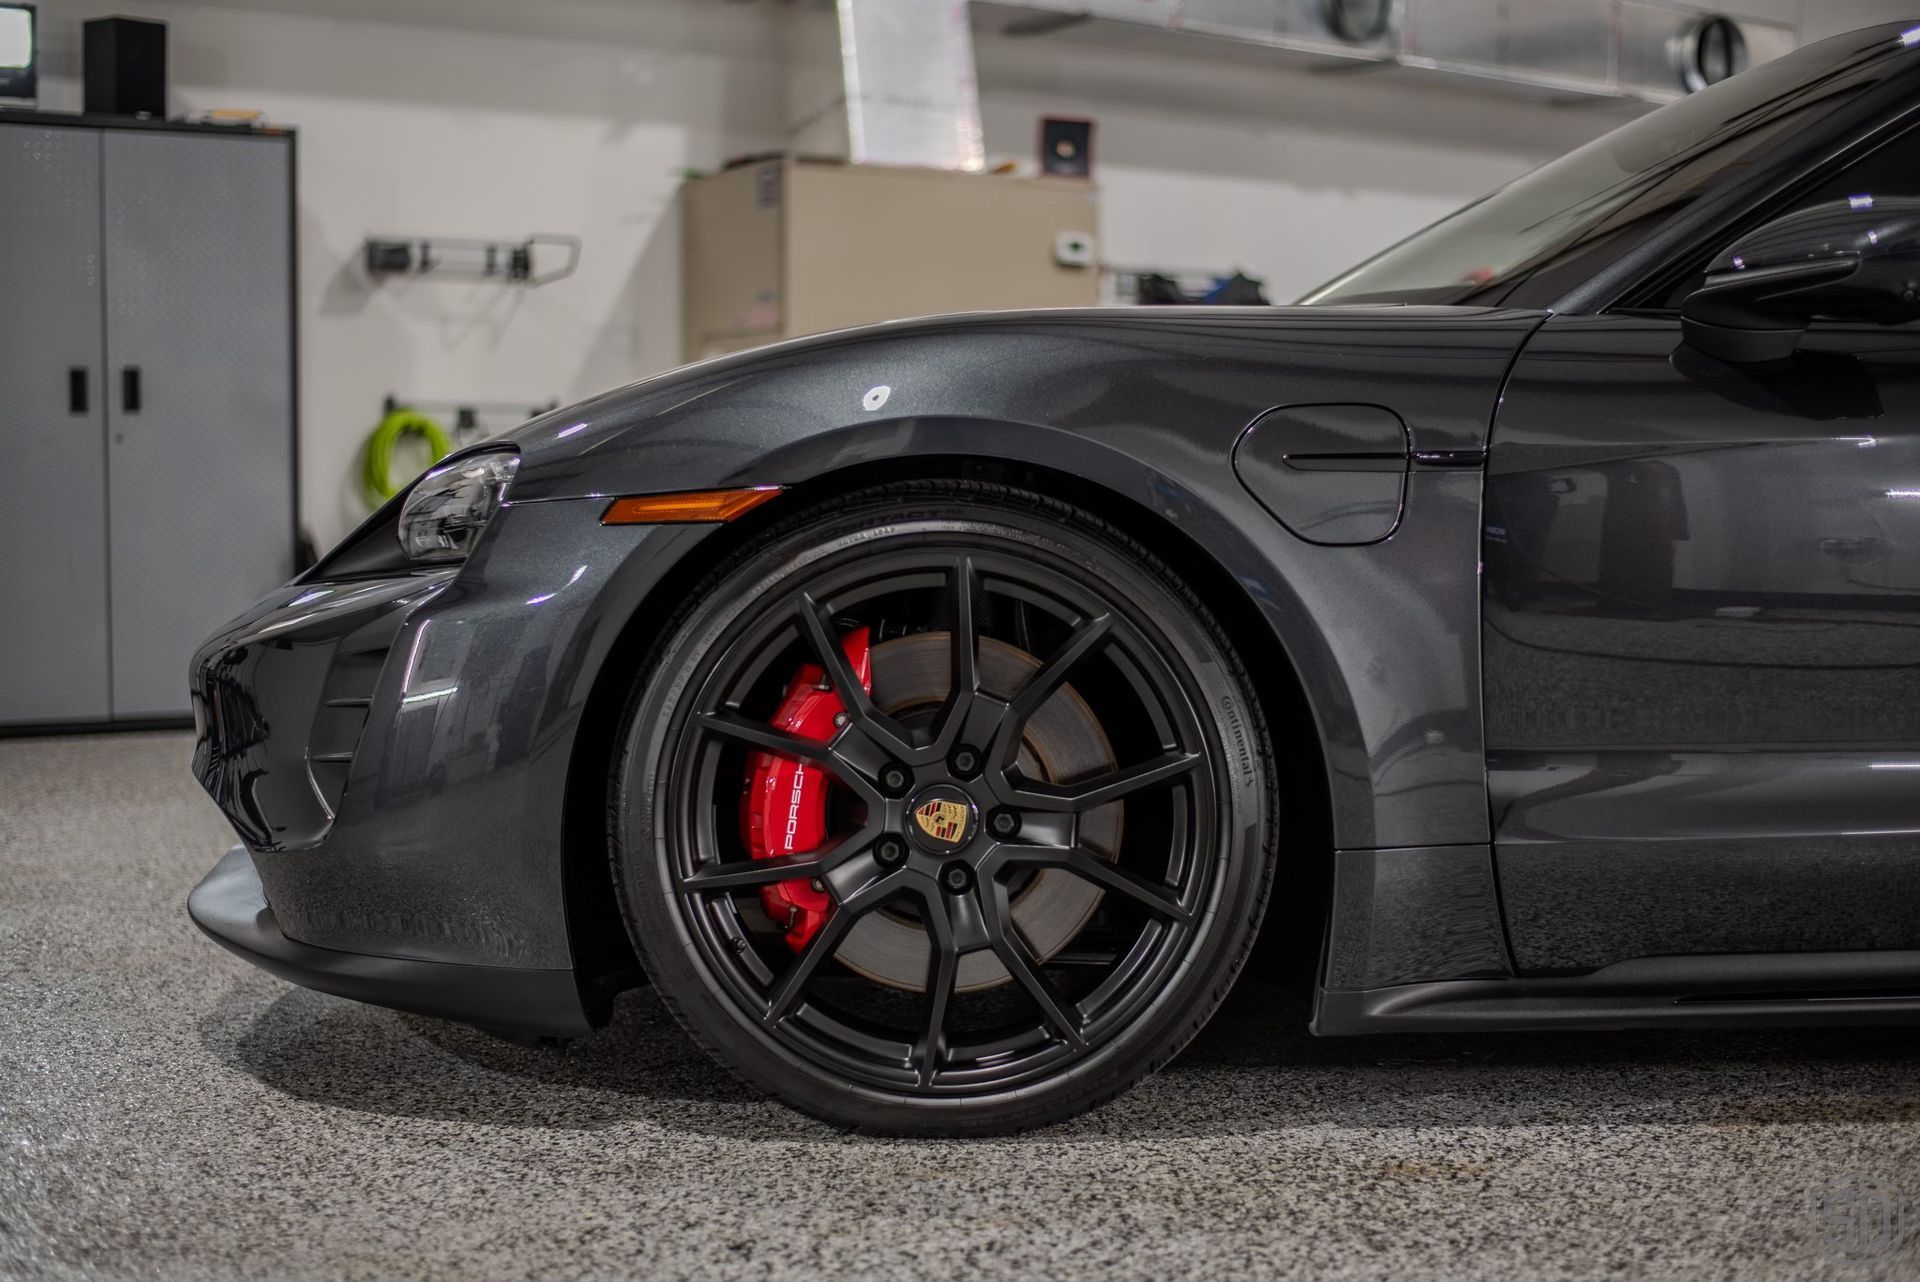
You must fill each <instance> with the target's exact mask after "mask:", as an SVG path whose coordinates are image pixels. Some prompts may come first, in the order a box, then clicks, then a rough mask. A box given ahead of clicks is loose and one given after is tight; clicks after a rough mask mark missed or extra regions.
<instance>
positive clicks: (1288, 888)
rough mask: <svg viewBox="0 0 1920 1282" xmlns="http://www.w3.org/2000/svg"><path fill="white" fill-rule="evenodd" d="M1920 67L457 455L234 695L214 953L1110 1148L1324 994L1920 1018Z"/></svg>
mask: <svg viewBox="0 0 1920 1282" xmlns="http://www.w3.org/2000/svg"><path fill="white" fill-rule="evenodd" d="M1916 44H1920V30H1908V29H1905V28H1903V27H1900V26H1888V27H1884V28H1875V29H1871V30H1867V31H1863V32H1857V33H1854V34H1852V35H1849V36H1846V37H1841V38H1838V39H1834V40H1830V41H1827V42H1824V43H1821V44H1817V45H1812V46H1809V47H1806V48H1803V49H1801V50H1799V51H1798V52H1796V53H1794V54H1792V55H1790V56H1787V57H1784V58H1781V59H1779V60H1777V61H1774V62H1771V63H1768V64H1765V65H1763V66H1760V67H1758V68H1755V69H1754V70H1751V71H1748V72H1746V73H1744V74H1742V75H1740V76H1737V77H1735V78H1733V79H1732V80H1729V81H1727V82H1725V83H1723V84H1720V85H1718V86H1715V87H1713V88H1711V89H1709V90H1706V91H1705V92H1702V93H1699V94H1697V95H1694V96H1691V97H1688V98H1686V99H1684V100H1682V101H1680V102H1678V103H1676V104H1674V105H1673V106H1670V107H1667V108H1665V109H1664V110H1661V111H1658V112H1655V113H1653V114H1652V115H1649V116H1646V117H1644V118H1642V119H1640V120H1638V121H1636V122H1634V123H1632V124H1630V125H1628V126H1626V127H1624V128H1622V129H1620V130H1618V131H1616V132H1615V133H1613V134H1611V135H1609V136H1607V137H1605V138H1602V139H1600V140H1599V141H1597V142H1595V143H1593V144H1592V145H1590V146H1588V147H1585V148H1583V149H1581V150H1579V151H1577V152H1575V153H1573V154H1571V155H1569V156H1567V157H1565V158H1564V159H1562V160H1559V161H1557V162H1555V163H1553V164H1550V165H1548V166H1546V167H1545V168H1543V169H1541V170H1538V171H1537V172H1535V173H1533V174H1531V175H1529V176H1527V177H1525V178H1522V179H1520V180H1519V181H1517V182H1515V183H1513V184H1512V185H1510V186H1508V187H1506V188H1504V189H1502V190H1501V191H1499V192H1496V193H1495V194H1493V195H1491V196H1489V197H1487V198H1486V199H1484V200H1482V201H1480V202H1478V203H1477V204H1474V205H1472V206H1470V207H1468V208H1467V209H1464V210H1462V211H1461V212H1460V213H1458V214H1455V215H1453V216H1452V217H1450V218H1448V219H1446V220H1444V221H1442V222H1440V223H1438V224H1436V225H1435V226H1434V227H1432V228H1430V229H1428V230H1427V231H1425V232H1422V233H1421V234H1419V235H1417V236H1414V237H1413V238H1412V239H1410V240H1408V241H1406V242H1404V243H1402V244H1400V245H1398V246H1396V247H1395V248H1393V249H1390V250H1388V251H1387V252H1386V253H1384V254H1382V255H1381V256H1379V257H1378V258H1376V259H1374V260H1372V261H1371V262H1368V263H1366V264H1364V265H1363V266H1361V267H1359V268H1357V269H1355V270H1353V271H1351V272H1349V273H1347V274H1346V275H1343V276H1341V277H1339V278H1337V279H1336V280H1334V281H1333V282H1332V283H1331V284H1329V285H1327V286H1325V287H1323V288H1322V289H1320V290H1318V291H1316V292H1315V293H1314V294H1313V295H1311V296H1310V297H1309V298H1307V299H1306V300H1305V303H1304V305H1301V306H1295V307H1284V308H1273V309H1266V308H1261V309H1253V308H1239V309H1233V308H1181V309H1137V310H1095V311H1057V312H1032V313H1005V314H982V315H968V316H957V317H947V318H940V319H933V320H923V321H912V322H902V323H895V324H887V325H881V326H876V327H873V328H870V329H863V330H858V331H852V332H846V333H836V334H827V335H823V336H820V337H816V338H809V339H804V340H800V341H796V342H791V343H784V344H781V345H779V346H776V347H770V348H765V349H762V350H759V351H754V352H749V353H744V354H741V355H737V356H732V357H727V358H724V359H720V360H715V361H710V362H707V363H704V364H700V365H695V366H691V367H688V368H685V369H681V370H677V371H675V372H673V373H670V374H665V375H662V376H660V377H657V378H653V379H649V380H647V381H645V382H642V383H638V384H635V385H633V386H631V387H627V388H623V389H621V390H619V391H616V392H612V393H609V394H607V395H605V396H602V397H599V398H597V399H594V400H590V401H588V402H586V403H584V404H581V405H576V406H573V407H571V408H569V409H565V410H562V411H559V412H557V413H553V414H549V415H547V416H546V417H544V418H540V419H536V420H534V421H533V422H530V423H528V424H527V425H526V426H524V427H522V428H521V429H519V430H518V431H516V432H514V433H513V434H512V435H511V436H510V437H508V438H506V439H504V440H501V441H497V442H492V443H489V444H487V445H484V446H482V447H480V448H477V449H474V450H471V451H467V452H464V453H461V454H459V455H457V456H455V457H453V458H451V459H449V460H447V461H446V462H444V463H443V464H442V465H440V466H438V467H436V468H435V469H434V470H433V471H431V472H429V473H428V474H427V475H426V476H424V477H423V478H421V479H420V480H419V481H418V482H417V483H416V484H415V485H414V486H413V487H412V488H411V489H410V490H409V491H408V492H406V493H405V494H403V495H402V496H401V497H400V498H398V499H397V500H395V501H394V502H393V503H391V504H389V505H388V506H387V507H386V508H384V509H383V510H381V511H380V512H378V513H377V514H376V515H374V516H373V517H372V518H371V519H370V520H368V521H367V522H366V524H365V525H364V526H362V527H361V528H360V529H359V530H358V531H357V532H356V533H354V534H353V535H352V536H351V537H349V538H348V539H347V540H346V541H345V542H344V543H343V544H342V545H341V546H340V547H338V548H336V549H335V550H334V551H333V552H331V553H330V554H329V555H328V556H327V557H326V558H325V559H324V560H323V561H322V562H321V563H320V564H319V565H318V566H316V567H315V568H314V569H312V570H311V571H309V572H308V573H306V574H304V575H302V576H301V577H300V578H299V579H298V580H297V581H296V582H294V583H292V584H290V585H288V586H287V587H286V588H284V589H282V590H280V591H278V592H276V593H274V594H272V595H271V596H270V597H269V598H268V599H266V600H265V601H262V602H261V603H260V604H259V605H258V606H257V607H256V608H255V609H253V610H251V611H250V612H248V613H247V614H246V615H245V616H244V617H242V618H240V619H238V620H236V621H235V622H233V623H232V624H230V625H228V626H227V627H225V628H223V629H222V630H221V631H220V633H219V634H218V635H217V636H215V637H213V638H212V639H210V640H209V641H208V642H207V643H206V644H205V646H204V647H203V648H202V649H201V650H200V652H199V653H198V655H197V656H196V657H195V660H194V663H193V669H192V682H193V691H194V700H195V707H196V711H197V714H198V722H199V738H198V745H197V748H196V751H195V758H194V768H195V770H196V772H197V774H198V776H199V778H200V779H201V781H202V782H203V783H204V784H205V786H206V788H207V790H208V791H209V792H210V793H211V794H212V795H213V797H214V799H215V800H216V801H217V802H218V803H219V805H220V807H221V809H222V810H223V811H224V812H225V813H226V815H227V816H228V818H229V819H230V820H231V821H232V823H233V825H234V827H235V828H236V829H237V830H238V832H239V835H240V837H241V838H242V840H243V842H244V845H242V846H239V847H236V848H235V849H234V850H233V851H232V852H231V853H230V854H228V855H227V856H226V858H224V859H223V860H221V861H220V863H219V864H218V865H217V866H216V867H215V868H214V869H213V871H212V872H211V873H209V874H208V876H207V877H206V879H205V880H204V881H203V882H201V884H200V885H199V887H198V888H197V889H196V890H194V892H193V894H192V896H191V899H190V903H189V906H190V909H191V912H192V914H193V917H194V919H195V920H196V921H198V922H199V923H200V925H201V926H202V927H204V928H205V929H206V930H207V931H208V932H209V933H210V934H211V935H213V937H214V938H216V939H217V940H219V941H220V942H221V943H223V944H225V945H226V946H227V947H229V948H231V949H233V950H234V951H235V952H237V953H239V954H240V955H242V956H244V957H246V958H248V959H249V960H252V961H254V962H256V963H257V964H259V965H262V966H264V967H266V968H268V969H269V970H271V971H273V972H275V973H276V974H279V975H282V976H285V977H286V978H288V979H291V980H293V981H294V982H296V983H301V984H307V985H311V986H312V987H315V988H319V989H324V990H326V991H329V992H334V993H341V994H345V995H347V996H350V997H356V998H360V999H364V1000H367V1001H372V1002H380V1003H385V1004H388V1005H392V1006H396V1007H402V1008H408V1009H413V1010H418V1011H426V1012H431V1013H435V1014H439V1015H443V1016H447V1017H451V1018H454V1019H459V1020H466V1021H469V1022H471V1023H474V1024H478V1025H481V1026H484V1027H488V1028H492V1029H495V1030H499V1031H502V1032H505V1033H510V1034H515V1035H519V1036H523V1037H536V1038H553V1039H564V1038H571V1037H577V1036H581V1035H584V1034H587V1033H589V1032H590V1031H591V1030H592V1029H593V1028H594V1027H595V1026H596V1024H599V1023H601V1022H603V1021H604V1020H605V1019H606V1018H607V1017H608V1011H609V1007H610V1004H611V1002H612V999H613V997H614V996H615V994H616V993H618V992H619V991H620V990H621V989H623V988H626V987H630V986H632V985H634V984H637V983H641V982H651V983H652V984H653V985H655V986H656V988H657V990H658V991H659V994H660V997H661V999H662V1000H663V1001H664V1002H665V1003H666V1004H667V1005H668V1006H669V1007H670V1008H671V1009H672V1010H673V1011H674V1012H675V1013H676V1015H677V1016H678V1017H679V1018H680V1019H681V1020H682V1021H683V1022H684V1024H685V1025H686V1027H687V1029H688V1031H689V1032H690V1033H691V1035H692V1036H693V1037H694V1038H696V1039H697V1040H698V1041H699V1042H700V1044H701V1045H703V1046H705V1047H706V1048H708V1049H709V1050H710V1051H711V1052H712V1053H713V1054H714V1055H715V1056H716V1057H717V1058H718V1059H719V1060H720V1061H722V1062H723V1063H725V1064H726V1065H728V1066H729V1067H731V1068H732V1069H733V1070H734V1071H735V1072H736V1073H738V1074H739V1075H740V1076H741V1077H743V1078H744V1079H746V1080H747V1081H748V1082H750V1083H752V1084H753V1085H755V1086H757V1087H759V1088H761V1089H763V1090H766V1091H769V1092H772V1093H774V1094H776V1095H778V1096H780V1097H781V1098H783V1099H785V1100H787V1101H790V1102H791V1103H792V1104H793V1105H795V1106H796V1107H798V1108H801V1109H804V1110H807V1111H808V1112H811V1113H813V1114H815V1115H817V1116H819V1117H822V1118H825V1119H827V1120H829V1121H831V1122H834V1123H837V1124H840V1125H843V1126H850V1127H860V1128H865V1129H872V1130H877V1131H888V1132H901V1133H922V1134H928V1133H935V1134H942V1133H943V1134H970V1133H988V1132H995V1131H1006V1130H1014V1129H1019V1128H1022V1127H1027V1126H1032V1125H1037V1124H1041V1123H1045V1122H1048V1121H1050V1120H1053V1119H1057V1118H1061V1117H1064V1116H1067V1115H1069V1114H1072V1113H1074V1112H1076V1111H1077V1110H1080V1109H1084V1108H1088V1107H1091V1106H1093V1105H1095V1104H1098V1103H1100V1102H1101V1101H1103V1100H1106V1099H1108V1098H1110V1097H1112V1096H1113V1095H1115V1094H1117V1093H1118V1092H1120V1091H1122V1090H1124V1089H1125V1088H1126V1087H1127V1086H1129V1085H1130V1084H1131V1083H1133V1082H1134V1081H1136V1080H1138V1079H1139V1078H1140V1077H1142V1076H1143V1075H1145V1074H1146V1073H1148V1072H1150V1071H1151V1070H1153V1069H1154V1068H1155V1067H1157V1066H1158V1065H1161V1064H1163V1063H1165V1062H1166V1061H1167V1060H1168V1059H1169V1058H1170V1057H1171V1056H1173V1055H1174V1054H1175V1053H1176V1052H1177V1051H1179V1049H1180V1048H1181V1046H1182V1045H1183V1044H1184V1043H1185V1042H1186V1041H1187V1039H1188V1038H1190V1037H1191V1036H1192V1035H1193V1034H1194V1032H1195V1031H1196V1030H1197V1029H1198V1028H1199V1027H1200V1026H1201V1025H1202V1024H1203V1023H1204V1022H1205V1021H1206V1020H1207V1018H1208V1016H1209V1014H1210V1013H1211V1012H1212V1011H1213V1010H1214V1008H1215V1006H1216V1005H1217V1004H1218V1002H1219V1001H1220V1000H1221V998H1222V996H1223V994H1224V993H1225V992H1226V991H1227V989H1228V987H1229V986H1230V985H1231V984H1232V983H1233V981H1234V979H1235V977H1236V975H1237V974H1239V973H1240V972H1241V970H1242V967H1243V965H1244V964H1245V963H1246V961H1247V959H1248V957H1249V955H1254V956H1257V957H1259V958H1261V959H1262V960H1261V961H1260V963H1259V964H1261V965H1263V966H1278V965H1280V964H1281V962H1282V960H1284V958H1285V957H1286V956H1287V955H1288V952H1289V948H1290V947H1291V948H1292V949H1295V950H1302V951H1304V952H1305V954H1306V955H1307V956H1308V957H1309V959H1310V960H1311V962H1312V964H1313V966H1314V970H1313V975H1314V982H1315V1005H1314V1013H1313V1020H1314V1028H1315V1029H1316V1030H1317V1031H1318V1032H1321V1033H1328V1034H1332V1033H1363V1032H1371V1031H1377V1030H1388V1029H1446V1030H1461V1029H1500V1030H1505V1029H1523V1028H1543V1027H1555V1028H1569V1027H1581V1028H1612V1027H1623V1026H1635V1025H1657V1024H1683V1023H1693V1024H1734V1023H1747V1022H1796V1023H1813V1022H1824V1021H1857V1020H1899V1019H1909V1018H1912V1017H1913V1015H1914V1014H1915V1013H1916V1012H1920V298H1917V294H1920V49H1916V48H1915V47H1914V46H1915V45H1916ZM234 536H235V537H236V538H245V537H247V532H246V531H244V530H241V531H235V535H234ZM1270 900H1271V901H1272V902H1271V910H1270V905H1269V901H1270ZM1263 916H1264V917H1266V918H1267V919H1268V924H1267V929H1266V932H1265V934H1264V936H1262V933H1261V925H1262V921H1263ZM1257 937H1261V938H1265V939H1268V940H1277V941H1278V943H1277V946H1276V947H1274V948H1272V949H1269V948H1266V947H1263V948H1262V949H1260V950H1259V951H1258V952H1256V951H1255V950H1254V944H1255V942H1256V938H1257ZM1269 957H1271V958H1272V959H1275V960H1271V961H1270V960H1268V959H1269Z"/></svg>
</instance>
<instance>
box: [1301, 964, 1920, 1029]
mask: <svg viewBox="0 0 1920 1282" xmlns="http://www.w3.org/2000/svg"><path fill="white" fill-rule="evenodd" d="M1916 1020H1920V951H1886V952H1834V953H1757V954H1734V953H1722V954H1712V955H1701V956H1689V957H1647V958H1640V959H1636V960H1633V961H1624V962H1617V963H1615V964H1614V965H1611V966H1606V967H1603V968H1601V969H1600V970H1596V971H1593V972H1592V973H1590V974H1586V975H1574V976H1566V977H1555V978H1516V979H1448V980H1438V981H1433V982H1429V983H1415V984H1399V985H1395V986H1392V987H1384V988H1369V989H1355V990H1348V991H1340V990H1330V989H1328V988H1326V987H1324V986H1322V987H1321V988H1320V990H1319V992H1318V994H1317V999H1316V1001H1315V1003H1314V1017H1313V1031H1314V1032H1315V1033H1316V1034H1318V1035H1320V1036H1323V1037H1329V1036H1339V1035H1343V1034H1349V1033H1387V1032H1432V1033H1458V1032H1503V1031H1521V1030H1527V1029H1615V1028H1654V1027H1660V1026H1663V1025H1676V1024H1687V1025H1694V1026H1706V1027H1738V1026H1743V1025H1744V1026H1759V1025H1806V1026H1810V1025H1822V1024H1890V1023H1910V1022H1914V1021H1916Z"/></svg>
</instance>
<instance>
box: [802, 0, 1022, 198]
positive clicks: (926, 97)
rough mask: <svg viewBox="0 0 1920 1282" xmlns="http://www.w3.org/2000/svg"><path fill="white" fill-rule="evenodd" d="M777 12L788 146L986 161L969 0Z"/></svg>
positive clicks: (966, 163) (898, 161) (931, 160)
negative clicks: (782, 25) (784, 51)
mask: <svg viewBox="0 0 1920 1282" xmlns="http://www.w3.org/2000/svg"><path fill="white" fill-rule="evenodd" d="M783 20H784V22H785V24H786V30H785V39H786V47H787V120H788V132H789V135H790V141H791V146H792V148H793V150H795V151H796V152H800V153H802V154H807V155H827V156H843V157H846V158H847V159H849V160H853V161H856V162H866V163H872V164H882V165H929V166H932V167H934V168H938V169H980V168H983V167H984V166H985V163H986V161H985V150H984V146H983V144H982V142H981V133H980V100H979V97H978V93H977V91H976V89H975V86H974V76H973V29H972V27H971V26H970V25H969V23H968V18H967V5H966V0H837V2H836V3H826V2H825V0H811V2H810V3H801V4H796V5H793V6H792V7H791V8H790V9H789V10H788V11H787V12H786V14H785V15H784V19H783Z"/></svg>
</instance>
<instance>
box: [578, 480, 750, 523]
mask: <svg viewBox="0 0 1920 1282" xmlns="http://www.w3.org/2000/svg"><path fill="white" fill-rule="evenodd" d="M779 492H780V487H779V486H778V485H756V486H753V487H752V488H751V489H745V490H683V491H681V492H680V493H678V494H636V495H634V496H633V497H631V498H624V499H615V500H614V501H613V502H612V503H609V504H608V505H607V510H606V511H605V512H603V513H601V514H600V524H602V525H692V524H703V523H706V522H709V521H731V520H733V519H734V518H735V517H737V516H744V515H746V514H747V513H748V512H751V511H753V509H755V508H757V507H759V506H760V505H761V504H762V503H765V502H766V501H767V500H768V499H770V498H772V497H773V496H774V495H776V494H778V493H779Z"/></svg>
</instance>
